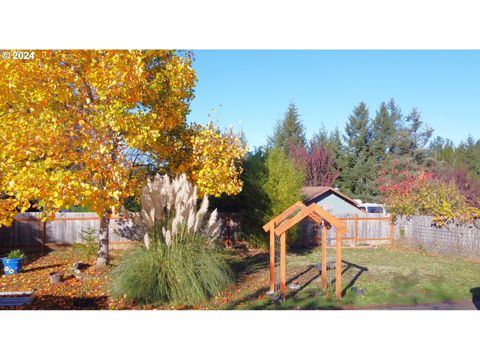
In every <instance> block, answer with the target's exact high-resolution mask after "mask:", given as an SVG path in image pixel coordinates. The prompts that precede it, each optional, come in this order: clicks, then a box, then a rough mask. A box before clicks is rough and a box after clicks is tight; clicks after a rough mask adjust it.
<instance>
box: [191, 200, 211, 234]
mask: <svg viewBox="0 0 480 360" xmlns="http://www.w3.org/2000/svg"><path fill="white" fill-rule="evenodd" d="M207 210H208V196H207V195H205V196H204V197H203V200H202V203H201V204H200V209H198V212H197V217H196V219H195V229H194V231H195V232H197V231H198V230H199V229H200V225H201V224H202V221H203V218H204V216H205V214H206V213H207Z"/></svg>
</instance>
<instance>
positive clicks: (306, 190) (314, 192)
mask: <svg viewBox="0 0 480 360" xmlns="http://www.w3.org/2000/svg"><path fill="white" fill-rule="evenodd" d="M329 191H331V192H333V193H334V194H336V195H338V196H339V197H341V198H342V199H344V200H345V201H346V202H348V203H350V204H352V205H353V206H355V207H357V208H358V204H357V203H356V202H355V201H354V200H353V199H350V198H349V197H348V196H347V195H345V194H344V193H342V192H340V191H338V190H336V189H334V188H332V187H330V186H305V187H303V188H302V192H303V196H304V197H305V202H306V203H309V202H311V201H312V200H315V199H316V198H318V197H319V196H321V195H323V194H325V193H327V192H329Z"/></svg>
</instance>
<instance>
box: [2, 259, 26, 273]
mask: <svg viewBox="0 0 480 360" xmlns="http://www.w3.org/2000/svg"><path fill="white" fill-rule="evenodd" d="M22 261H23V259H5V258H2V263H3V272H4V273H5V275H13V274H18V273H19V272H20V270H21V269H22Z"/></svg>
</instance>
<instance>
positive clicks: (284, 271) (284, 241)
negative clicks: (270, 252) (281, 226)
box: [280, 233, 287, 300]
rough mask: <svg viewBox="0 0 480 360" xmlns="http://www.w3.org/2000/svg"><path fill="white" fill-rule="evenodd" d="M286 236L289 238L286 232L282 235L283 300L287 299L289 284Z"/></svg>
mask: <svg viewBox="0 0 480 360" xmlns="http://www.w3.org/2000/svg"><path fill="white" fill-rule="evenodd" d="M286 238H287V234H286V233H283V234H282V235H280V292H281V293H282V300H285V295H286V292H287V286H286V272H287V261H286V253H287V249H286V247H287V245H286V242H287V240H286Z"/></svg>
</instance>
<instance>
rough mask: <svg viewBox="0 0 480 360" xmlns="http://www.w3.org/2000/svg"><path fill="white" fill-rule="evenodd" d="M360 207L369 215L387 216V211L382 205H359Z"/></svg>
mask: <svg viewBox="0 0 480 360" xmlns="http://www.w3.org/2000/svg"><path fill="white" fill-rule="evenodd" d="M358 207H359V208H360V209H362V210H363V211H365V212H367V213H369V214H383V215H387V210H386V209H385V206H383V205H382V204H374V203H361V204H360V205H358Z"/></svg>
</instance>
